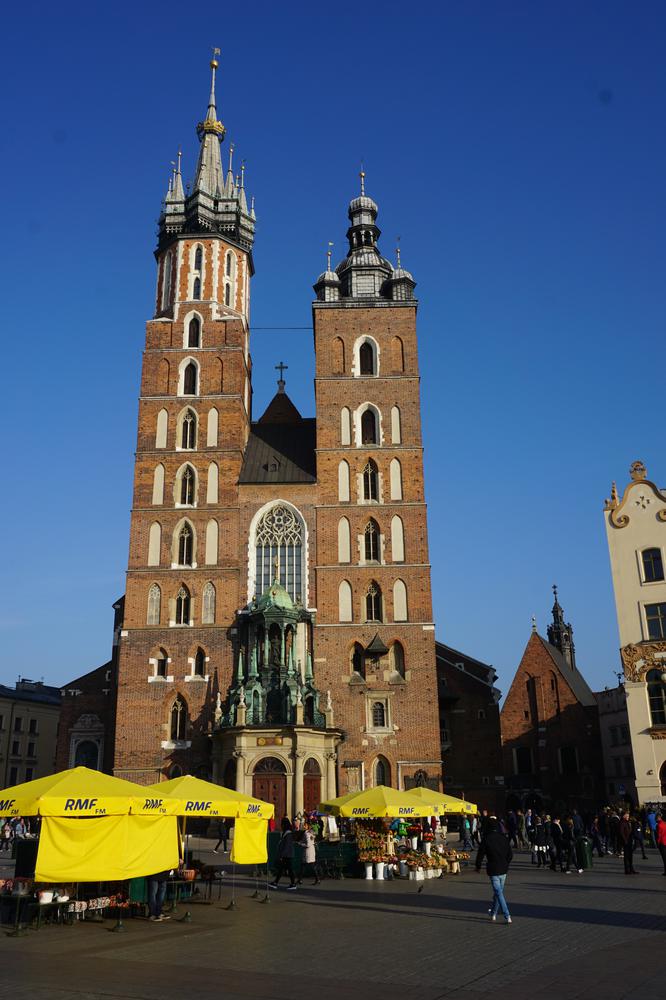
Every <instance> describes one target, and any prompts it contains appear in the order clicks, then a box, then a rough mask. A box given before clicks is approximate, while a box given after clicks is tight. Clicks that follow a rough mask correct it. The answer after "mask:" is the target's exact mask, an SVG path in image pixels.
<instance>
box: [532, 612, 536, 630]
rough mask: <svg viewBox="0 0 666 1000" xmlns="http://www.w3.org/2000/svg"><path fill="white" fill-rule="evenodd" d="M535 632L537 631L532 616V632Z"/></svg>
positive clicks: (534, 619)
mask: <svg viewBox="0 0 666 1000" xmlns="http://www.w3.org/2000/svg"><path fill="white" fill-rule="evenodd" d="M536 630H537V623H536V618H535V616H534V615H532V631H533V632H536Z"/></svg>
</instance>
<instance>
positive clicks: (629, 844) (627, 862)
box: [618, 812, 638, 875]
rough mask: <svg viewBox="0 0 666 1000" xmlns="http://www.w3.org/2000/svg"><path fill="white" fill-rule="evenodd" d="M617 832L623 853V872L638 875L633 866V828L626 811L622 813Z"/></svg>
mask: <svg viewBox="0 0 666 1000" xmlns="http://www.w3.org/2000/svg"><path fill="white" fill-rule="evenodd" d="M618 834H619V837H620V843H621V844H622V853H623V855H624V874H625V875H638V872H637V871H636V869H635V868H634V829H633V826H632V823H631V817H630V815H629V813H628V812H623V813H622V819H621V820H620V826H619V829H618Z"/></svg>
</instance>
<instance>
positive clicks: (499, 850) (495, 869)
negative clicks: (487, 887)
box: [476, 819, 513, 924]
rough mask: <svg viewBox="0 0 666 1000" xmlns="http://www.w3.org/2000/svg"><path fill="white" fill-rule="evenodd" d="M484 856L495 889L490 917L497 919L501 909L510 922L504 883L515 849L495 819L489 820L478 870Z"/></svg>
mask: <svg viewBox="0 0 666 1000" xmlns="http://www.w3.org/2000/svg"><path fill="white" fill-rule="evenodd" d="M484 858H485V859H486V874H487V875H488V877H489V879H490V884H491V886H492V889H493V901H492V903H491V905H490V909H489V910H488V912H489V913H490V919H491V920H497V913H498V911H499V910H500V909H501V911H502V913H503V914H504V919H505V920H506V922H507V924H510V923H511V915H510V913H509V907H508V906H507V905H506V900H505V898H504V883H505V882H506V876H507V872H508V871H509V865H510V864H511V859H512V858H513V851H512V850H511V844H510V843H509V838H508V837H506V836H505V835H504V834H503V833H500V829H499V824H498V822H497V820H494V819H491V820H489V821H488V827H487V831H486V834H485V836H484V838H483V840H482V841H481V845H480V847H479V850H478V853H477V855H476V870H477V872H480V871H481V864H482V863H483V859H484Z"/></svg>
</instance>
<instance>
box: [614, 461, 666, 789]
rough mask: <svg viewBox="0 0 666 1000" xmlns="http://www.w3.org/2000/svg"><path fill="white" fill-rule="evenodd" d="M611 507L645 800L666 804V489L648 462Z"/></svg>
mask: <svg viewBox="0 0 666 1000" xmlns="http://www.w3.org/2000/svg"><path fill="white" fill-rule="evenodd" d="M629 472H630V476H631V481H630V482H629V484H628V486H627V487H626V489H625V490H624V493H623V494H622V498H620V496H619V494H618V491H617V487H616V485H615V483H613V489H612V493H611V498H610V500H607V501H606V503H605V505H604V518H605V521H606V533H607V536H608V549H609V552H610V560H611V572H612V574H613V588H614V591H615V606H616V609H617V621H618V629H619V633H620V652H621V655H622V664H623V667H624V676H625V685H624V686H625V690H626V693H627V712H628V716H629V729H630V732H631V746H632V750H633V755H634V766H635V771H636V792H637V795H638V799H639V802H654V801H658V800H660V799H663V800H664V801H666V578H665V575H664V567H665V566H666V492H664V491H663V490H660V489H658V487H657V486H655V484H654V483H653V482H651V481H650V480H649V479H648V474H647V470H646V468H645V466H644V465H643V463H642V462H634V463H633V464H632V466H631V469H630V470H629Z"/></svg>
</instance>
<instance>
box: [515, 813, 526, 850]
mask: <svg viewBox="0 0 666 1000" xmlns="http://www.w3.org/2000/svg"><path fill="white" fill-rule="evenodd" d="M516 816H517V819H518V847H520V849H521V850H524V848H525V847H526V846H527V827H526V826H525V813H524V812H523V810H522V809H519V810H518V812H517V813H516Z"/></svg>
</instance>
